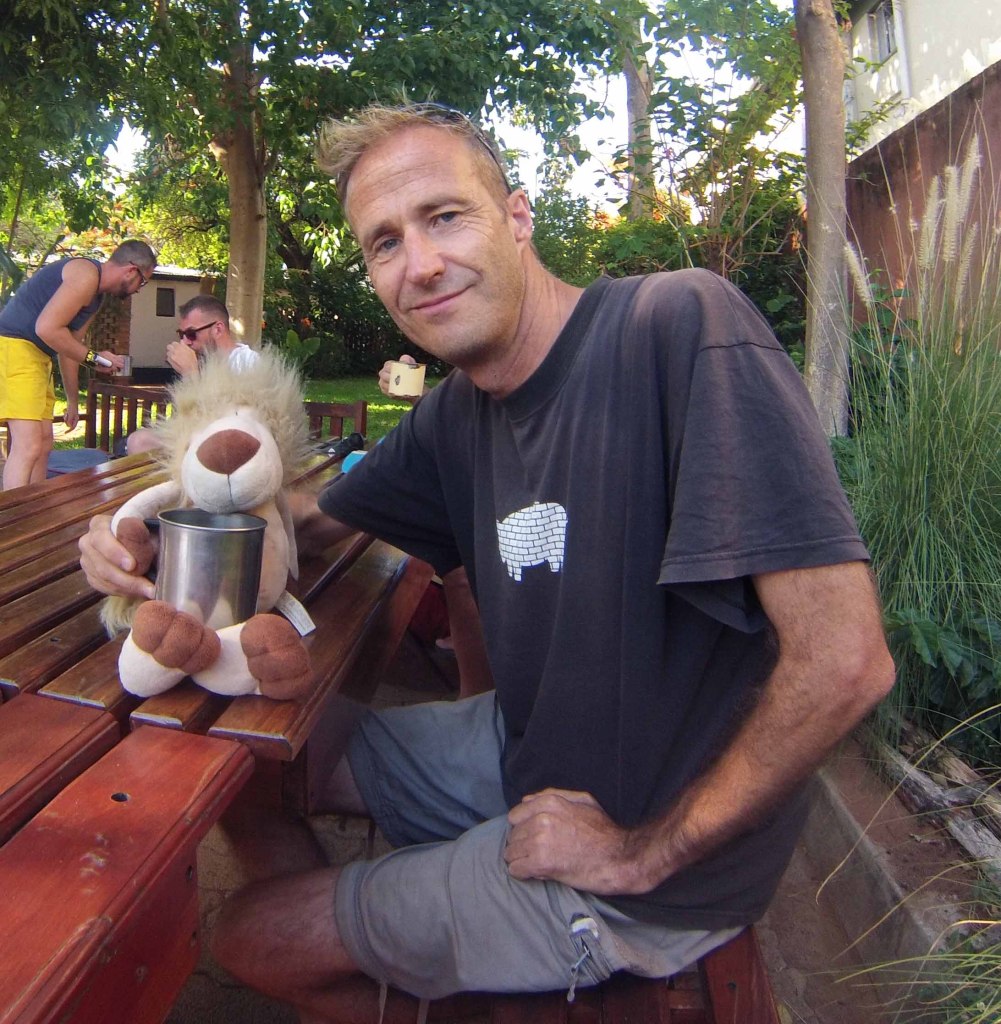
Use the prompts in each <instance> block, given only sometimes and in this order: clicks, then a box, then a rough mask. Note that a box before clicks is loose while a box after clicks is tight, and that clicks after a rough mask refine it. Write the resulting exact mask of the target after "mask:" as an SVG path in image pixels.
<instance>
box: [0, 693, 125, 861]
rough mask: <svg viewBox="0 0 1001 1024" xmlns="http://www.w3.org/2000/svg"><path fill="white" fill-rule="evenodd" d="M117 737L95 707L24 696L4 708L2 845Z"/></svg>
mask: <svg viewBox="0 0 1001 1024" xmlns="http://www.w3.org/2000/svg"><path fill="white" fill-rule="evenodd" d="M118 739H119V727H118V724H117V723H116V722H115V720H114V719H113V718H112V717H111V716H110V715H107V714H105V713H104V712H102V711H98V710H96V709H95V708H84V707H74V706H73V705H71V704H63V703H60V702H58V701H54V700H43V699H42V698H41V697H38V696H36V695H35V694H31V693H29V694H25V695H24V696H22V697H18V699H17V700H12V701H8V702H7V703H6V704H4V705H3V706H2V708H0V844H2V843H4V842H6V841H7V839H8V838H9V837H10V836H11V835H12V834H13V832H14V831H16V830H17V829H18V828H20V827H21V826H22V825H23V824H24V823H25V822H26V821H27V820H28V819H29V818H30V817H31V816H32V815H34V814H35V813H37V812H38V811H40V810H41V809H42V808H43V807H44V806H45V805H46V804H47V803H48V802H49V800H51V799H52V797H54V796H55V795H56V793H58V792H59V791H60V790H61V789H62V788H63V786H65V785H66V783H67V782H68V781H69V780H70V779H72V778H74V777H75V776H77V775H78V774H79V773H80V772H81V771H83V769H84V768H86V767H87V766H88V765H91V764H93V763H94V762H95V761H96V760H97V759H98V758H99V757H100V756H101V755H102V754H103V753H104V752H105V751H107V750H110V749H111V748H112V747H113V746H114V745H115V744H116V743H117V742H118Z"/></svg>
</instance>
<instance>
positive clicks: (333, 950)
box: [211, 868, 414, 1024]
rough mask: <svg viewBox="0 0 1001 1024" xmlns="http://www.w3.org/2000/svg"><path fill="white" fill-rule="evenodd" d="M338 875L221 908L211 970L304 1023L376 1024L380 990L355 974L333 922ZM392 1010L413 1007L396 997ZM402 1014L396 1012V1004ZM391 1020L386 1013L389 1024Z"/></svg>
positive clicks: (258, 890) (261, 885) (273, 884)
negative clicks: (285, 1007) (215, 966)
mask: <svg viewBox="0 0 1001 1024" xmlns="http://www.w3.org/2000/svg"><path fill="white" fill-rule="evenodd" d="M339 874H340V869H339V868H325V869H322V870H319V871H310V872H308V873H306V874H301V875H291V876H286V877H285V878H278V879H274V880H272V881H268V882H258V883H255V884H254V885H252V886H249V887H248V888H247V889H245V890H244V891H243V892H241V893H239V894H238V895H237V896H235V897H233V899H231V900H230V901H229V903H227V904H226V906H225V907H224V908H223V910H222V913H221V914H220V916H219V921H218V923H217V924H216V927H215V929H214V931H213V933H212V939H211V949H212V955H213V956H214V958H215V960H216V962H217V963H219V964H220V965H221V966H222V967H224V968H225V969H226V970H227V971H229V972H230V974H232V975H233V976H234V977H235V978H237V979H238V980H239V981H241V982H242V983H244V984H246V985H248V986H249V987H251V988H254V989H256V990H257V991H259V992H263V993H264V994H265V995H268V996H271V997H272V998H274V999H280V1000H282V1001H284V1002H287V1003H290V1004H291V1005H292V1006H293V1007H295V1009H296V1010H297V1011H298V1013H299V1015H300V1020H301V1021H302V1022H303V1024H355V1022H357V1021H365V1020H369V1021H374V1020H377V1019H378V1007H379V986H378V985H377V984H376V983H375V982H374V981H372V980H371V979H369V978H366V977H365V976H364V975H363V974H361V973H360V971H359V970H358V967H357V965H356V964H355V963H354V961H353V960H352V959H351V957H350V955H349V954H348V951H347V950H346V949H345V948H344V945H343V944H342V942H341V939H340V935H339V934H338V932H337V926H336V923H335V921H334V892H335V890H336V887H337V878H338V875H339ZM393 1003H394V1004H404V1003H406V1004H407V1006H406V1010H407V1012H408V1013H409V1014H410V1019H411V1020H412V1019H413V1016H412V1014H413V1009H412V1008H413V1006H414V1002H413V1001H412V1000H409V999H406V998H401V997H400V996H399V995H398V994H394V999H393ZM401 1008H403V1007H402V1005H401ZM394 1016H398V1015H397V1014H392V1013H390V1014H387V1016H386V1024H391V1022H392V1020H393V1017H394Z"/></svg>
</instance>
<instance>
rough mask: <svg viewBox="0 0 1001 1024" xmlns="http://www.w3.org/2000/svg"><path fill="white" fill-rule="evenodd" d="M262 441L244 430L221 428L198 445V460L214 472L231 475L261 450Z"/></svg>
mask: <svg viewBox="0 0 1001 1024" xmlns="http://www.w3.org/2000/svg"><path fill="white" fill-rule="evenodd" d="M260 447H261V442H260V441H258V440H257V438H256V437H253V436H252V435H250V434H247V433H245V432H244V431H242V430H220V431H219V432H218V433H215V434H212V435H211V436H210V437H207V438H206V439H205V440H204V441H202V443H201V444H200V445H199V446H198V451H197V453H196V454H197V457H198V461H199V462H200V463H201V464H202V465H203V466H204V467H205V468H206V469H210V470H212V472H213V473H221V474H223V475H224V476H230V475H231V474H232V473H235V472H236V471H237V470H238V469H239V468H240V467H241V466H243V465H244V464H246V463H247V462H249V461H250V460H251V459H252V458H253V457H254V456H255V455H256V454H257V452H258V451H259V450H260Z"/></svg>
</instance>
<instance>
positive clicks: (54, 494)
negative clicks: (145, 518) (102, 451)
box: [0, 457, 158, 528]
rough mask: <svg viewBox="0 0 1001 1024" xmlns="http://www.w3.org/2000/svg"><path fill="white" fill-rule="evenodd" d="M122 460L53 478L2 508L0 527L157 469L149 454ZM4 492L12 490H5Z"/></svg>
mask: <svg viewBox="0 0 1001 1024" xmlns="http://www.w3.org/2000/svg"><path fill="white" fill-rule="evenodd" d="M121 461H122V463H123V464H122V465H121V466H120V467H119V468H117V469H113V470H112V471H110V472H107V473H103V474H101V475H99V476H96V475H89V474H87V475H83V476H77V474H75V473H66V474H64V475H63V476H61V477H59V478H58V480H53V481H51V486H49V487H48V488H46V489H45V490H44V491H41V492H40V493H39V494H37V495H35V496H34V497H25V498H24V499H23V500H22V501H19V502H17V503H12V504H9V505H7V506H6V507H5V508H0V528H6V527H8V526H10V525H12V524H13V523H16V522H19V521H20V520H22V519H30V518H32V517H34V516H44V515H46V514H47V513H49V512H51V511H53V510H55V511H57V512H58V510H59V509H61V508H62V506H63V505H64V504H65V503H66V502H67V501H75V500H77V499H79V498H83V497H86V496H87V495H89V494H95V493H97V492H98V491H103V490H106V489H107V488H109V487H112V486H115V485H116V484H122V483H127V482H129V481H141V480H143V479H145V478H148V477H149V475H150V474H151V473H154V472H157V471H158V470H157V467H156V463H154V462H153V461H152V460H151V459H150V458H149V457H143V458H142V459H140V460H131V461H130V462H129V463H128V464H127V465H126V464H124V463H125V460H124V459H123V460H121ZM116 466H117V463H116ZM3 493H4V494H9V493H12V492H10V491H4V492H3Z"/></svg>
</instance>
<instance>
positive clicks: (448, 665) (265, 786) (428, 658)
mask: <svg viewBox="0 0 1001 1024" xmlns="http://www.w3.org/2000/svg"><path fill="white" fill-rule="evenodd" d="M454 692H455V669H454V660H453V659H452V658H451V656H449V655H443V654H441V653H438V652H428V651H427V650H426V649H425V648H423V647H421V646H420V645H419V644H418V643H417V642H416V641H414V640H412V639H411V638H409V637H408V638H407V639H406V640H405V642H404V645H403V647H402V649H401V652H400V655H399V656H398V658H397V659H396V661H395V663H394V664H393V665H392V666H391V668H390V671H389V672H388V673H387V678H386V680H385V682H384V684H383V685H382V686H381V687H380V689H379V691H378V693H377V695H376V701H375V703H377V704H380V705H392V704H400V703H411V702H414V701H419V700H427V699H439V698H447V697H450V696H452V695H454ZM277 782H278V778H277V775H276V774H275V773H274V772H266V773H262V774H259V775H258V776H257V777H255V779H254V780H253V783H252V787H253V788H252V789H248V790H246V791H245V794H244V796H245V797H246V799H243V800H241V802H240V803H239V804H238V805H236V806H235V807H234V808H233V809H232V811H231V813H229V814H228V815H227V816H226V819H225V821H224V823H223V824H222V825H220V826H219V827H217V828H216V829H214V830H213V831H212V833H210V835H209V836H208V838H207V839H206V841H205V842H204V843H203V844H202V848H201V850H200V851H199V874H200V885H201V896H202V905H203V934H208V932H209V931H210V930H211V927H212V922H213V920H214V918H215V916H216V914H217V913H218V909H219V907H220V906H221V904H222V902H223V901H224V900H225V899H226V897H227V896H229V895H230V894H231V893H232V892H234V891H235V890H236V889H238V888H240V887H242V886H243V885H244V884H246V883H247V882H249V881H251V880H253V879H255V878H260V877H267V876H268V875H270V874H274V873H278V872H283V871H290V870H295V869H296V868H297V867H306V866H309V865H310V864H312V863H314V861H315V859H316V858H317V857H318V856H319V855H320V852H319V851H320V850H322V851H323V855H325V856H326V857H328V858H329V859H330V861H331V862H332V863H345V862H347V861H348V860H351V859H355V858H357V857H359V856H365V855H366V853H367V852H368V851H370V850H371V849H373V845H374V846H375V848H376V849H378V848H380V846H379V844H380V842H381V841H380V839H379V837H378V836H372V835H370V832H369V826H368V823H367V822H366V821H362V820H358V819H349V818H343V817H324V818H318V819H314V820H312V821H311V822H310V823H309V827H306V826H304V825H303V824H302V823H297V822H294V821H291V820H290V819H289V818H287V817H286V816H284V815H283V813H282V812H281V810H280V805H279V800H278V797H277V788H276V785H277ZM249 839H253V842H247V840H249ZM820 881H821V880H820V879H818V878H817V877H816V874H815V872H814V871H813V869H812V868H811V865H810V863H809V861H808V859H807V858H806V857H805V855H804V854H803V852H802V851H799V852H798V853H797V856H796V857H795V859H794V861H793V864H792V865H791V866H790V869H789V871H788V872H787V874H786V877H785V879H784V880H783V882H782V886H781V888H780V891H779V894H778V896H777V898H776V900H775V903H774V904H773V907H772V909H771V910H770V911H769V913H768V915H767V916H766V918H765V919H764V921H762V922H761V923H760V925H759V926H758V936H759V940H760V942H761V945H762V948H763V951H764V954H765V957H766V960H767V962H768V966H769V971H770V974H771V978H772V983H773V987H774V989H775V992H776V996H777V998H778V1000H779V1002H780V1010H781V1014H782V1017H783V1024H874V1022H875V1021H876V1020H878V1018H879V1016H880V1015H879V1011H878V1005H877V1003H876V1001H875V999H874V998H873V996H872V994H871V993H870V992H868V991H867V990H866V989H865V987H864V986H863V987H860V986H859V985H858V984H852V983H842V982H840V981H839V979H840V978H841V977H843V976H844V974H846V973H848V971H849V969H850V966H851V964H852V960H851V955H850V954H845V952H844V951H845V950H846V948H847V947H848V946H849V941H848V939H847V938H846V937H845V935H844V934H843V933H842V932H841V930H840V928H839V926H838V925H837V923H836V920H835V918H834V915H833V914H832V913H831V912H830V909H829V908H828V907H826V906H825V905H824V904H823V903H822V902H819V901H818V900H817V898H816V893H817V890H818V888H819V885H820ZM845 965H847V966H845ZM375 1019H376V1018H375V1017H373V1024H374V1020H375ZM295 1021H296V1017H295V1015H294V1014H293V1013H292V1012H291V1011H290V1010H289V1009H288V1008H287V1007H284V1006H281V1005H279V1004H276V1003H274V1002H272V1001H270V1000H267V999H263V998H261V997H258V996H256V995H254V994H253V993H252V992H250V991H248V990H246V989H244V988H242V987H240V986H237V985H236V984H235V983H234V982H233V981H232V980H231V979H229V978H228V977H227V976H225V975H224V974H223V973H222V972H221V971H220V970H219V969H218V968H217V967H215V966H214V965H213V964H211V963H210V962H209V961H208V958H207V957H206V956H204V955H203V958H202V963H201V965H200V967H199V969H198V970H197V972H196V973H195V974H194V975H193V977H192V978H191V980H190V982H189V983H188V985H187V986H186V988H185V989H184V991H183V992H182V994H181V997H180V999H179V1000H178V1002H177V1004H176V1006H175V1008H174V1010H173V1012H172V1013H171V1015H170V1017H169V1018H168V1024H295ZM359 1024H361V1022H359Z"/></svg>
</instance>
